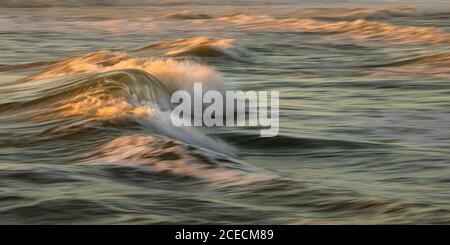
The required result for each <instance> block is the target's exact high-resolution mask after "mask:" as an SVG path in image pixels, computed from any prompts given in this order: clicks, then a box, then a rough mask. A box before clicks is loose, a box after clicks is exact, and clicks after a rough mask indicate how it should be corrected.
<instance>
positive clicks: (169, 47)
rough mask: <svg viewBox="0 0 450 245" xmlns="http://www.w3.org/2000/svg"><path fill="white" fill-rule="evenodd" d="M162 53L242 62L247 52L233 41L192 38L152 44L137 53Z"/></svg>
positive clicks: (164, 54)
mask: <svg viewBox="0 0 450 245" xmlns="http://www.w3.org/2000/svg"><path fill="white" fill-rule="evenodd" d="M148 50H152V51H156V52H163V54H162V56H187V55H190V56H197V57H227V58H230V59H234V60H244V59H245V57H247V56H248V52H247V50H245V49H244V48H242V47H239V46H237V45H236V44H235V40H233V39H214V38H205V37H194V38H186V39H178V40H175V41H168V42H162V43H157V44H152V45H149V46H146V47H144V48H141V49H138V50H137V51H141V52H142V51H148Z"/></svg>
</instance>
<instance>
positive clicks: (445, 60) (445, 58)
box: [372, 53, 450, 80]
mask: <svg viewBox="0 0 450 245" xmlns="http://www.w3.org/2000/svg"><path fill="white" fill-rule="evenodd" d="M372 67H374V68H377V69H378V70H379V71H382V72H394V73H396V74H401V75H405V74H406V75H425V76H431V77H436V78H440V79H446V80H448V79H450V75H449V74H450V53H438V54H427V55H419V56H417V55H416V56H413V57H411V56H409V57H403V58H401V59H399V60H396V61H394V62H390V63H386V64H379V65H375V66H372Z"/></svg>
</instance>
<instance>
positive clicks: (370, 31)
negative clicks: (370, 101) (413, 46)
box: [217, 14, 450, 43]
mask: <svg viewBox="0 0 450 245" xmlns="http://www.w3.org/2000/svg"><path fill="white" fill-rule="evenodd" d="M217 20H218V21H222V22H227V23H231V24H233V25H236V26H239V27H245V28H264V29H270V30H275V31H290V32H292V31H298V32H309V33H318V34H327V35H332V34H338V35H341V36H344V37H350V38H353V39H361V40H364V39H372V40H380V41H386V42H396V43H418V42H419V43H429V42H433V43H444V42H445V43H446V42H450V34H449V33H446V32H443V31H441V30H439V29H436V28H428V27H403V26H397V25H393V24H389V23H383V22H371V21H367V20H364V19H357V20H354V21H339V22H324V21H316V20H313V19H296V18H280V19H278V18H274V17H271V16H267V15H258V16H252V15H247V14H238V15H232V16H225V17H219V18H217Z"/></svg>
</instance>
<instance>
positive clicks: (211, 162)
mask: <svg viewBox="0 0 450 245" xmlns="http://www.w3.org/2000/svg"><path fill="white" fill-rule="evenodd" d="M141 2H142V3H141ZM177 2H179V3H180V4H182V5H183V6H181V7H180V6H178V5H177V6H175V5H174V4H176V3H177ZM303 2H305V1H302V4H297V3H293V2H291V3H288V2H286V3H285V4H278V5H275V4H274V3H273V2H269V4H262V3H263V1H250V2H245V3H242V2H238V1H236V2H231V3H227V4H226V5H223V3H221V2H219V1H214V2H211V1H208V2H207V3H205V2H204V1H195V2H192V1H189V2H185V1H178V0H177V1H169V2H164V3H156V2H153V1H138V0H136V1H131V2H126V3H125V2H124V1H121V2H120V3H119V2H116V1H108V2H106V1H95V2H94V1H42V0H36V1H34V0H33V1H31V0H29V1H11V0H10V1H1V3H0V5H1V6H8V7H12V8H8V9H7V11H0V35H1V36H2V38H0V44H1V45H2V47H8V48H7V49H3V50H2V55H1V56H0V188H1V190H2V191H1V192H0V204H1V207H2V208H1V209H0V223H7V224H86V223H87V224H179V223H189V224H211V223H222V224H261V223H264V224H392V223H393V224H399V223H401V224H411V223H413V224H448V223H449V222H450V216H449V213H450V212H449V208H448V207H450V199H449V196H450V193H449V191H448V190H449V188H448V187H449V186H448V184H449V183H450V180H449V178H448V176H450V172H449V169H450V168H449V164H448V159H449V158H450V153H449V151H448V149H449V147H450V145H449V142H450V139H449V135H450V131H449V130H450V129H449V127H448V121H449V120H448V119H449V116H448V115H449V110H448V108H450V101H449V96H448V91H449V89H450V85H449V83H448V81H450V77H449V74H450V70H449V69H450V61H449V50H448V43H449V31H450V29H449V21H450V18H449V15H448V12H449V11H448V10H447V9H445V8H444V7H442V6H446V5H444V4H441V5H439V9H435V8H433V5H435V6H438V5H437V2H436V1H432V3H429V2H428V1H427V3H424V1H422V4H423V5H427V4H429V6H428V5H427V6H426V8H425V7H422V6H423V5H421V4H412V3H411V1H408V2H406V1H405V2H401V3H402V5H404V6H400V7H398V6H391V4H385V1H381V0H380V1H379V4H374V5H373V6H371V5H368V4H363V3H361V1H359V2H356V1H346V2H345V3H335V2H333V3H331V2H330V1H310V2H308V3H303ZM324 2H325V3H326V4H324ZM153 3H154V4H153ZM264 3H265V2H264ZM277 3H278V2H277ZM116 4H118V5H122V4H127V7H126V8H124V7H123V6H121V7H117V6H114V5H116ZM105 5H108V6H105ZM134 5H139V7H135V6H134ZM147 5H151V6H147ZM250 5H251V6H250ZM43 6H45V7H43ZM65 6H71V7H70V8H67V7H65ZM72 6H77V8H73V7H72ZM94 6H95V7H94ZM29 7H34V8H29ZM41 7H42V8H41ZM49 7H57V8H49ZM4 9H6V8H4ZM197 82H200V83H202V87H203V90H204V91H207V90H219V91H221V92H222V93H223V92H224V91H226V90H229V89H231V90H242V91H247V90H266V91H271V90H276V91H279V92H280V131H279V132H280V133H279V135H277V136H276V137H273V138H261V137H260V136H259V133H260V128H259V127H175V126H173V125H172V123H171V119H170V110H171V109H172V108H173V107H174V105H173V104H172V103H170V98H171V95H172V93H173V92H174V91H176V90H180V89H183V90H187V91H188V92H192V88H193V84H194V83H197ZM211 210H214V211H213V212H212V211H211Z"/></svg>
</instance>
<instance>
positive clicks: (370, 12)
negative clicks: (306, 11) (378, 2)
mask: <svg viewBox="0 0 450 245" xmlns="http://www.w3.org/2000/svg"><path fill="white" fill-rule="evenodd" d="M311 11H312V12H313V14H314V16H315V17H317V16H318V17H324V18H349V17H351V18H369V19H384V18H390V17H398V16H411V15H417V14H418V13H417V9H415V8H411V7H391V8H350V9H348V8H337V9H334V8H333V9H327V8H320V9H312V10H311Z"/></svg>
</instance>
